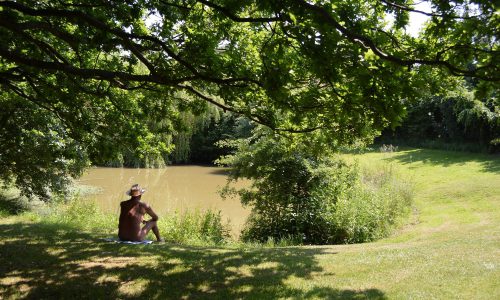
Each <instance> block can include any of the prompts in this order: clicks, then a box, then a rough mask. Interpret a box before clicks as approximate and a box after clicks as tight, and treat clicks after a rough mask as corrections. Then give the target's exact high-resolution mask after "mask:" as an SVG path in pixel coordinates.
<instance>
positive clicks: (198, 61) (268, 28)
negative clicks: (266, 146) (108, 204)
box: [0, 0, 500, 159]
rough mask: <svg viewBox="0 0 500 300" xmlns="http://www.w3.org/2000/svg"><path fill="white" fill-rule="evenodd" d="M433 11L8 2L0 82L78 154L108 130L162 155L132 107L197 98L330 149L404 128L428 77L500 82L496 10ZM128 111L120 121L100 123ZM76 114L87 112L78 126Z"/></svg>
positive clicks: (477, 6) (377, 5)
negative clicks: (417, 30) (417, 24)
mask: <svg viewBox="0 0 500 300" xmlns="http://www.w3.org/2000/svg"><path fill="white" fill-rule="evenodd" d="M430 3H431V4H432V8H433V11H432V12H431V13H424V12H418V11H416V10H415V8H414V6H413V5H412V1H406V0H395V1H392V2H391V1H386V0H370V1H320V0H318V1H304V0H286V1H271V0H269V1H264V0H263V1H250V0H249V1H234V0H217V1H216V0H213V1H205V0H200V1H195V0H126V1H120V2H111V1H104V0H92V1H89V0H80V1H72V0H71V1H69V0H68V1H63V0H56V1H32V0H26V1H15V2H14V1H0V84H1V85H2V88H3V90H4V97H5V98H4V99H6V100H5V101H13V100H12V99H13V98H16V99H17V100H16V101H21V99H24V100H23V101H24V102H23V103H28V102H31V103H33V104H35V105H36V106H37V109H42V110H44V111H46V112H47V113H48V114H50V115H51V116H52V117H53V118H54V119H58V120H59V121H60V122H61V124H67V127H64V128H65V129H64V132H65V133H68V134H69V136H71V138H72V139H74V140H75V141H76V142H78V143H81V145H82V147H83V148H85V147H86V145H87V144H88V143H89V142H88V139H86V138H85V136H87V135H92V136H101V137H102V138H103V139H102V140H104V138H109V136H110V135H111V136H113V137H115V138H117V139H119V140H120V143H122V142H123V145H120V146H131V148H134V149H140V148H142V149H143V150H144V149H145V148H147V149H145V150H144V151H146V152H155V151H156V150H155V149H156V148H157V146H159V148H164V149H166V148H168V145H166V144H165V141H161V140H160V139H157V138H156V135H155V134H153V133H154V131H155V130H156V129H157V128H156V129H155V130H153V129H154V128H153V129H152V128H151V126H149V127H148V126H146V125H143V124H140V122H138V121H137V120H139V119H138V118H140V116H136V115H135V113H137V114H139V115H143V114H145V113H146V111H148V110H149V108H151V110H149V111H150V112H151V113H152V114H153V115H157V114H158V115H160V114H161V113H165V114H166V116H167V117H169V116H172V117H175V113H174V111H175V110H176V108H175V107H178V106H181V107H182V106H184V107H185V106H188V107H193V108H194V109H196V107H200V106H203V104H201V103H202V102H200V101H203V102H205V103H211V104H213V105H215V106H217V107H219V108H222V109H223V110H226V111H232V112H235V113H238V114H241V115H244V116H246V117H247V118H249V119H251V120H253V121H254V122H256V123H260V124H264V125H266V126H268V127H270V128H272V129H273V130H275V131H277V132H281V133H282V134H284V135H287V134H293V133H305V135H303V136H301V137H302V138H303V140H304V141H305V142H311V143H312V144H315V145H324V144H328V145H329V146H330V147H334V148H335V147H337V146H340V145H344V144H349V143H352V142H353V141H355V140H357V139H367V138H368V139H370V138H372V137H373V136H374V135H375V134H376V133H377V132H379V131H380V130H382V129H383V128H384V127H387V126H389V125H392V124H395V123H397V122H399V121H400V119H401V116H402V115H403V114H404V107H403V105H402V103H401V101H400V100H401V99H403V98H407V99H411V98H412V96H413V95H414V94H415V93H416V92H417V91H418V89H419V87H418V84H419V83H421V82H422V81H419V80H418V74H419V70H420V69H424V68H428V67H429V68H436V70H438V73H439V74H440V75H442V76H445V75H449V74H451V75H456V76H468V77H471V78H475V79H477V80H478V81H479V82H480V84H479V86H480V87H481V88H482V89H486V90H487V89H488V88H489V89H492V88H496V87H497V83H498V80H499V77H498V74H500V72H498V65H499V64H498V41H497V40H498V38H497V28H498V21H499V19H498V15H497V14H495V11H496V8H495V6H494V4H493V3H492V2H491V1H486V0H485V1H482V0H475V1H461V0H460V1H454V2H448V1H437V0H432V1H430ZM412 11H413V12H415V13H424V14H427V15H428V16H430V17H431V19H430V22H429V24H428V25H427V27H426V30H425V32H424V33H423V35H422V36H421V37H420V38H413V37H411V36H409V35H408V34H406V33H405V31H404V27H405V26H406V25H407V24H408V15H409V13H410V12H412ZM388 14H392V15H394V17H395V22H393V24H392V25H391V24H387V21H386V19H385V17H386V16H387V15H388ZM125 91H128V92H125ZM137 91H141V92H138V93H137V94H135V92H137ZM179 91H182V92H184V93H187V94H188V95H189V97H184V98H183V99H176V98H177V97H176V95H177V94H178V93H179ZM129 93H131V94H134V95H135V96H134V97H129V95H131V94H129ZM14 95H15V96H14ZM61 95H64V97H62V98H61ZM141 95H142V96H141ZM152 95H154V96H155V97H157V98H154V99H153V97H152ZM102 99H107V100H106V101H104V100H102ZM111 99H115V101H112V100H111ZM101 101H104V102H105V103H101ZM108 102H109V103H108ZM94 105H97V107H99V108H102V107H106V108H109V110H105V109H99V110H98V111H97V110H92V109H91V108H90V107H93V106H94ZM87 107H89V108H88V109H87ZM131 107H133V109H135V111H134V113H133V114H132V115H129V116H128V117H127V118H121V119H119V120H120V121H125V122H118V124H116V127H113V126H112V127H107V126H101V125H102V123H101V122H102V120H107V121H109V122H113V121H112V120H115V119H114V118H115V116H116V115H117V114H119V112H124V111H127V110H129V109H130V108H131ZM142 107H146V108H147V109H145V110H142ZM153 107H154V108H153ZM78 109H80V110H82V109H83V110H85V111H86V112H87V113H88V118H84V119H81V120H75V118H77V117H78V116H80V115H79V114H78V112H77V111H78ZM6 118H7V119H8V118H10V117H9V116H8V115H6ZM99 118H101V119H99ZM98 119H99V120H101V121H97V120H98ZM84 120H85V121H84ZM11 121H12V120H11ZM80 121H82V122H80ZM87 122H90V123H91V124H93V125H92V126H89V125H88V124H87ZM139 124H140V125H139ZM167 127H168V126H167ZM170 129H171V128H170ZM117 133H118V134H122V133H123V134H125V135H126V136H127V137H128V138H127V139H123V138H121V137H116V136H117V135H118V134H117ZM6 134H8V133H7V132H6ZM138 136H141V137H147V138H145V139H143V140H141V141H139V142H138V141H137V139H135V140H134V137H138ZM138 143H139V144H141V145H138ZM106 144H107V145H109V146H110V147H109V150H110V151H111V150H113V149H115V148H116V146H117V143H116V141H114V142H110V143H106ZM92 145H96V143H92ZM118 145H119V144H118ZM94 152H95V153H99V154H98V155H101V152H97V151H94ZM111 152H113V151H111ZM2 157H3V156H2ZM2 159H3V158H2ZM10 159H12V158H10Z"/></svg>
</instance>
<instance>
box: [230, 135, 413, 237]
mask: <svg viewBox="0 0 500 300" xmlns="http://www.w3.org/2000/svg"><path fill="white" fill-rule="evenodd" d="M221 162H223V163H226V164H230V165H231V166H232V172H231V175H230V176H231V177H230V178H231V180H237V179H238V178H248V179H251V180H252V182H253V183H252V186H251V187H250V188H245V189H240V190H235V189H232V188H229V185H228V186H227V187H226V189H225V190H224V192H223V196H227V195H231V194H238V195H239V196H240V198H241V201H242V203H243V204H245V205H249V206H251V208H252V212H251V215H250V217H249V219H248V221H247V224H246V227H245V229H244V231H243V232H242V236H241V237H242V239H243V240H244V241H258V242H268V241H269V240H272V241H280V240H283V239H286V240H288V241H296V242H297V243H303V244H331V243H354V242H364V241H371V240H374V239H377V238H380V237H383V236H386V235H387V234H388V233H389V232H390V230H391V229H392V228H393V227H394V225H395V224H396V223H397V219H398V217H399V216H401V215H403V214H404V212H405V211H407V208H408V207H409V205H410V203H411V189H409V188H408V186H407V184H406V183H403V182H401V181H398V180H396V179H395V176H394V172H393V170H392V168H387V169H382V170H380V171H379V172H378V173H377V172H375V171H373V172H371V171H370V172H369V171H368V169H367V170H366V171H364V172H361V171H360V168H359V167H358V166H357V164H355V163H353V164H348V163H347V162H345V161H343V160H341V159H340V158H331V157H326V158H316V157H313V156H312V155H309V154H308V153H307V152H306V151H305V150H304V149H301V147H300V146H299V147H296V146H292V147H291V146H290V145H289V144H288V142H287V141H286V140H283V139H281V138H279V137H273V138H269V137H267V136H264V137H260V138H259V139H258V140H247V141H246V142H241V143H240V145H239V150H238V152H237V153H236V154H235V155H233V156H230V157H226V158H225V159H223V160H221Z"/></svg>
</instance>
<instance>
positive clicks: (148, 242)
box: [102, 238, 153, 245]
mask: <svg viewBox="0 0 500 300" xmlns="http://www.w3.org/2000/svg"><path fill="white" fill-rule="evenodd" d="M102 240H103V241H106V242H112V243H119V244H129V245H149V244H152V243H153V241H151V240H144V241H142V242H132V241H122V240H120V239H117V238H105V239H102Z"/></svg>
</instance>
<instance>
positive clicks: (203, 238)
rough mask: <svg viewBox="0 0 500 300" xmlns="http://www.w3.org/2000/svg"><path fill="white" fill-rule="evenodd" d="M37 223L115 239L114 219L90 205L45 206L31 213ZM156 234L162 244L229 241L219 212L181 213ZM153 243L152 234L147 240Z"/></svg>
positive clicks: (165, 219)
mask: <svg viewBox="0 0 500 300" xmlns="http://www.w3.org/2000/svg"><path fill="white" fill-rule="evenodd" d="M35 215H36V216H38V218H39V220H40V221H41V222H45V223H52V224H61V225H66V226H70V227H74V228H75V229H77V230H82V231H87V232H92V233H93V234H95V235H96V236H104V235H107V236H110V235H111V236H116V235H117V233H118V218H117V217H116V215H115V214H110V213H104V212H103V211H102V210H100V209H99V207H98V205H97V204H96V203H95V202H93V201H88V200H85V199H81V198H74V199H72V200H71V201H68V202H61V201H59V202H57V201H56V202H54V203H51V204H47V206H46V207H45V208H44V209H38V210H37V211H36V212H35ZM158 228H159V230H160V234H161V235H162V237H164V238H165V239H166V240H168V241H171V242H174V243H179V244H191V245H192V244H196V245H206V246H208V245H220V244H224V243H226V242H228V241H229V239H230V234H229V226H228V225H227V224H224V223H223V220H222V217H221V215H220V212H214V211H212V210H206V211H185V212H183V213H179V212H174V213H173V214H170V215H167V216H165V217H162V218H160V219H159V220H158ZM147 238H148V239H154V236H153V234H152V232H151V233H150V235H149V236H148V237H147Z"/></svg>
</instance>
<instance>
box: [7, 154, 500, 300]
mask: <svg viewBox="0 0 500 300" xmlns="http://www.w3.org/2000/svg"><path fill="white" fill-rule="evenodd" d="M356 157H357V158H358V159H359V160H360V162H361V163H362V164H363V163H369V164H372V163H377V162H379V161H385V162H389V163H392V164H394V166H395V167H396V168H398V169H400V170H401V172H402V173H403V174H404V175H405V176H410V177H411V178H413V181H414V183H415V212H414V215H413V216H412V217H411V218H410V221H409V223H408V224H407V225H405V226H403V228H401V229H400V230H399V231H398V232H395V233H394V234H393V235H392V236H391V237H389V238H386V239H382V240H380V241H377V242H374V243H366V244H356V245H335V246H304V247H284V248H258V247H257V248H246V249H242V248H231V247H225V248H203V247H187V246H179V245H175V244H168V243H166V244H153V245H120V244H110V243H103V242H100V241H99V238H101V237H102V236H99V235H96V234H93V233H92V232H79V230H78V229H76V228H72V227H61V226H60V225H56V224H50V223H47V222H39V221H37V220H36V219H33V218H30V216H29V215H19V216H5V215H4V216H3V217H1V218H0V236H1V239H0V299H9V298H36V299H40V298H51V299H58V298H65V299H68V298H95V299H102V298H139V297H141V298H145V299H149V298H159V299H192V298H202V299H207V298H215V299H237V298H249V299H275V298H291V299H303V298H312V299H313V298H318V299H320V298H321V299H323V298H327V299H337V298H341V299H343V298H346V299H350V298H352V299H366V298H368V299H500V157H498V156H488V155H480V154H466V153H455V152H446V151H437V150H420V149H410V150H404V151H400V152H395V153H367V154H363V155H358V156H356Z"/></svg>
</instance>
